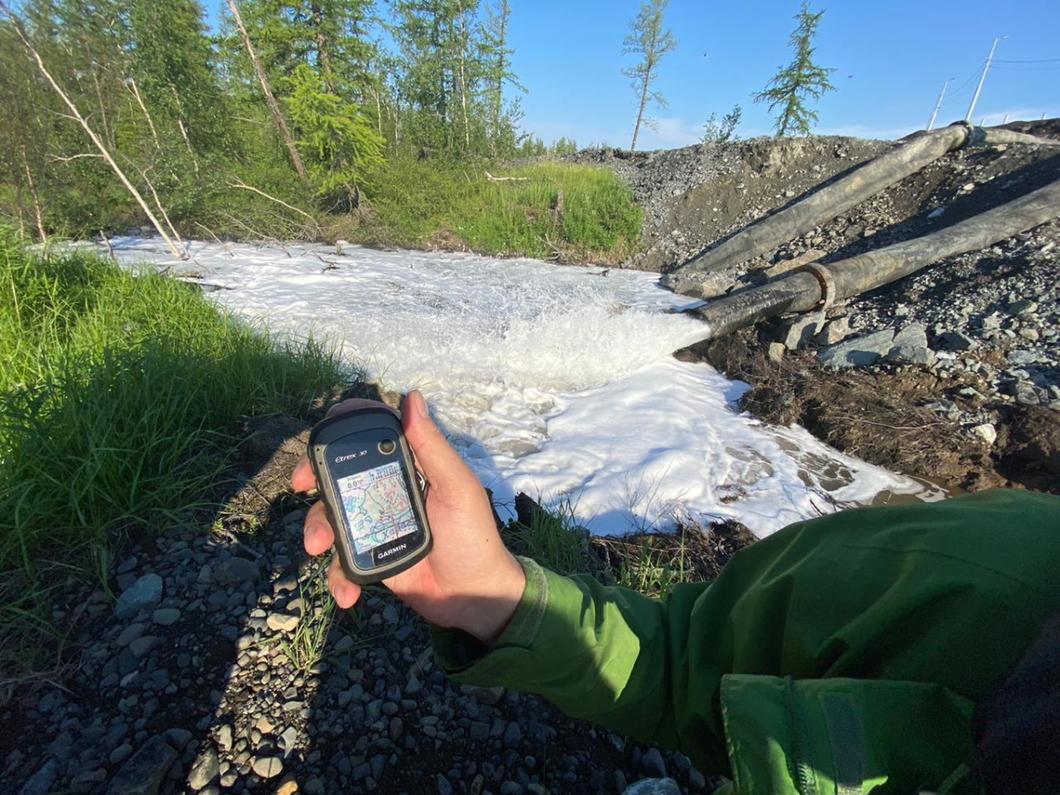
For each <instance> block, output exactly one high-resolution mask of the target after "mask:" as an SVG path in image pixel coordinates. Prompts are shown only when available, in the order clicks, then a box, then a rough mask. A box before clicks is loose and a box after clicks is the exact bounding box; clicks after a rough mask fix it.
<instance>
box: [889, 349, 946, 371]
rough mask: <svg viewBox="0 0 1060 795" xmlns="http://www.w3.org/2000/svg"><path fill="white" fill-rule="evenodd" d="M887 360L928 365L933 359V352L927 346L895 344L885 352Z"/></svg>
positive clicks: (896, 362) (895, 362)
mask: <svg viewBox="0 0 1060 795" xmlns="http://www.w3.org/2000/svg"><path fill="white" fill-rule="evenodd" d="M887 361H889V362H893V363H894V364H919V365H923V366H924V367H930V366H931V363H932V362H934V361H935V354H934V353H932V352H931V349H930V348H928V347H927V346H924V347H922V348H921V347H919V346H916V345H896V346H895V347H893V348H891V350H890V351H888V352H887Z"/></svg>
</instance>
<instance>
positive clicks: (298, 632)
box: [280, 561, 335, 673]
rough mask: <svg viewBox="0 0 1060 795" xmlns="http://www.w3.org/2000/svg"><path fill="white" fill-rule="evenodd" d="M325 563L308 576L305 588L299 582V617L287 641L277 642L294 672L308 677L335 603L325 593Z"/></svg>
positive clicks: (320, 651)
mask: <svg viewBox="0 0 1060 795" xmlns="http://www.w3.org/2000/svg"><path fill="white" fill-rule="evenodd" d="M327 563H328V561H323V562H321V563H320V564H319V565H318V566H317V568H316V570H314V572H313V573H312V574H311V575H310V577H309V581H308V584H307V585H303V584H302V583H301V582H299V586H298V593H299V596H301V599H302V616H301V620H300V621H299V622H298V626H297V627H295V629H294V632H292V633H291V635H290V637H284V638H283V639H282V640H280V648H281V649H282V650H283V653H284V654H285V655H287V658H288V659H289V660H290V661H291V663H292V664H293V665H294V667H295V668H296V669H298V670H299V671H301V672H302V673H308V672H309V670H310V669H311V668H312V667H313V666H314V665H316V664H317V663H318V662H320V660H321V659H322V658H323V656H324V645H325V643H326V642H327V639H328V632H329V631H330V629H331V623H332V621H333V620H334V618H335V600H334V599H332V598H331V594H330V593H329V592H328V585H327V580H326V577H325V572H326V571H327Z"/></svg>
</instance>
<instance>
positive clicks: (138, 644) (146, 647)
mask: <svg viewBox="0 0 1060 795" xmlns="http://www.w3.org/2000/svg"><path fill="white" fill-rule="evenodd" d="M157 644H158V638H156V637H155V636H154V635H146V636H144V637H142V638H137V639H136V640H134V641H133V642H132V643H130V644H129V651H130V652H132V656H133V657H135V658H136V659H137V660H142V659H143V658H144V657H146V656H147V655H148V654H149V653H150V652H151V649H153V648H154V647H155V646H156V645H157Z"/></svg>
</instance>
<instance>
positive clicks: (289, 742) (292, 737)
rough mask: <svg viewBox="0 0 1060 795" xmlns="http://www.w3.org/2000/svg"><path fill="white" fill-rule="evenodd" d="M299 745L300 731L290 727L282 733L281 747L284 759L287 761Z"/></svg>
mask: <svg viewBox="0 0 1060 795" xmlns="http://www.w3.org/2000/svg"><path fill="white" fill-rule="evenodd" d="M297 744H298V730H297V729H296V728H295V727H294V726H288V727H287V728H286V729H284V730H283V732H281V733H280V745H281V746H282V747H283V758H284V759H286V758H287V757H289V756H290V755H291V752H292V751H294V749H295V746H296V745H297Z"/></svg>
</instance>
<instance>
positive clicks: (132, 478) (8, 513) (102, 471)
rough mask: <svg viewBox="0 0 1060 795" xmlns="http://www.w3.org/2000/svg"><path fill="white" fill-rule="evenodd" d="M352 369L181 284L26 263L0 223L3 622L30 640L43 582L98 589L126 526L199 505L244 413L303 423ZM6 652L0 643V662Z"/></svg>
mask: <svg viewBox="0 0 1060 795" xmlns="http://www.w3.org/2000/svg"><path fill="white" fill-rule="evenodd" d="M350 375H351V374H349V373H347V372H346V371H345V369H344V368H343V366H342V365H341V364H340V362H339V361H338V360H337V359H336V358H335V357H334V356H333V355H332V354H330V353H329V352H328V351H326V350H325V349H324V348H323V347H322V346H320V345H318V344H314V343H312V342H310V343H309V344H307V345H305V346H300V347H292V346H289V345H285V344H283V343H281V342H277V341H276V340H274V339H271V338H269V337H268V336H266V335H264V334H262V333H260V332H258V331H255V330H253V329H251V328H249V327H247V326H246V325H244V324H241V323H238V322H236V321H234V320H233V319H232V318H230V317H227V316H226V315H224V314H222V313H221V312H219V311H218V310H217V309H216V308H215V307H214V306H213V305H211V304H209V303H208V302H206V301H205V300H204V299H203V298H202V297H201V296H200V295H198V294H197V293H195V292H194V291H192V290H190V289H189V288H188V287H187V286H186V285H184V284H181V283H179V282H176V281H174V280H171V279H167V278H164V277H161V276H158V275H148V274H144V275H139V276H133V275H130V274H129V273H127V272H124V271H122V270H120V269H119V268H118V267H117V266H116V265H113V264H111V263H109V262H106V261H103V260H101V259H99V258H97V257H94V256H91V255H88V254H85V253H65V254H59V255H53V256H43V257H38V256H35V255H34V254H32V253H30V252H27V251H26V250H25V249H24V248H23V247H22V246H21V245H20V244H19V241H18V240H17V239H16V238H15V236H14V235H13V233H11V232H10V231H8V230H3V229H0V573H2V575H3V579H2V583H3V585H2V586H0V603H2V604H5V605H6V606H5V608H4V610H3V613H2V614H0V616H2V617H0V623H3V624H4V625H8V624H9V622H14V624H15V625H16V628H19V629H22V630H26V631H27V633H28V634H29V635H30V636H34V637H39V636H40V633H39V632H31V631H29V630H30V629H31V628H32V627H33V626H36V625H45V626H46V625H48V624H49V621H50V613H49V611H47V610H44V609H43V607H42V606H43V604H44V601H46V600H44V595H45V593H46V589H47V588H48V587H50V585H49V583H50V582H52V581H54V580H55V578H57V577H59V578H63V577H66V576H69V575H71V574H73V575H75V576H85V575H90V576H98V577H100V578H101V581H102V582H104V583H105V582H106V574H107V568H108V566H107V563H108V561H109V559H110V556H111V549H112V548H113V545H114V544H115V543H116V542H118V541H120V539H121V538H122V536H123V534H125V533H130V532H137V533H147V534H153V533H155V532H156V531H159V530H162V529H165V528H166V527H168V526H169V523H170V522H172V521H174V520H175V519H177V518H178V517H182V518H187V517H188V516H189V515H190V514H191V513H193V511H194V509H195V508H196V507H201V506H203V504H204V502H208V500H209V498H208V497H207V495H209V494H210V493H216V492H217V487H218V480H219V479H220V478H222V477H223V472H224V469H225V466H226V463H227V461H228V459H229V457H230V453H231V451H232V450H233V449H234V444H233V439H232V438H231V437H230V435H229V429H231V428H233V427H234V426H235V424H236V423H237V422H238V421H239V420H240V419H242V418H245V417H247V416H252V415H255V414H265V413H276V412H284V413H289V414H295V415H301V416H306V415H307V413H308V412H309V410H310V407H311V406H312V405H313V404H314V402H315V401H316V399H317V397H318V396H319V395H321V394H323V393H328V392H333V391H337V390H339V389H341V387H342V385H343V384H344V383H345V382H346V381H347V380H348V379H349V377H350ZM8 628H9V627H8V626H5V627H4V630H5V635H6V634H7V629H8ZM9 637H10V636H9ZM12 656H13V652H12V649H11V648H6V649H4V648H0V657H2V658H3V659H0V664H3V663H5V662H9V661H10V660H11V658H12ZM15 656H17V655H15Z"/></svg>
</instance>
